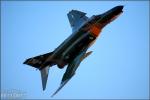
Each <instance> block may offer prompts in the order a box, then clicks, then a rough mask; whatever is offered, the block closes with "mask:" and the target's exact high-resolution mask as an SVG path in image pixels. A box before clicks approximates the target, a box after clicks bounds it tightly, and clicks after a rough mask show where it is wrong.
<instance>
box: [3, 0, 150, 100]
mask: <svg viewBox="0 0 150 100" xmlns="http://www.w3.org/2000/svg"><path fill="white" fill-rule="evenodd" d="M117 5H124V9H123V11H124V13H123V14H122V15H121V16H119V17H118V19H116V20H115V21H113V22H112V23H110V24H109V25H107V26H106V27H105V28H104V29H103V31H102V32H101V35H100V36H99V38H98V39H97V41H96V43H95V44H94V45H93V46H92V47H91V48H90V49H89V50H92V51H94V52H93V53H92V54H91V55H90V56H89V57H88V58H86V59H85V60H84V61H83V62H82V63H81V65H80V67H79V68H78V70H77V72H76V75H75V76H74V77H73V78H72V79H71V80H70V81H69V83H68V84H67V85H66V86H65V87H64V88H63V89H62V90H61V91H60V92H59V93H58V94H57V95H56V96H54V98H51V97H50V96H51V94H52V93H54V91H55V90H56V89H57V88H58V86H59V84H60V82H61V78H62V76H63V73H64V72H65V69H66V68H64V69H62V70H60V69H58V68H57V66H53V67H52V68H51V69H50V71H49V79H48V82H47V89H46V91H43V90H42V84H41V76H40V73H39V71H38V70H35V68H32V67H30V66H27V65H23V64H22V63H23V62H24V60H25V59H27V58H30V57H33V56H37V55H39V54H44V53H47V52H51V51H53V50H54V49H55V48H56V47H57V46H58V45H59V44H60V43H61V42H63V40H65V39H66V38H67V37H68V36H69V35H70V34H71V32H72V30H71V27H70V24H69V21H68V18H67V13H68V12H69V11H70V10H72V9H76V10H80V11H83V12H86V13H87V16H88V17H90V16H92V15H94V14H95V15H96V14H101V13H103V12H105V11H107V10H109V9H111V8H113V7H115V6H117ZM149 17H150V16H149V2H148V1H139V2H137V1H136V2H133V1H126V2H119V1H116V2H112V1H107V2H104V1H71V2H69V1H62V2H60V1H51V2H47V1H45V2H41V1H29V2H26V1H21V2H19V1H12V2H11V1H3V2H2V4H1V90H2V93H3V94H4V91H5V92H10V91H20V92H22V93H24V96H23V97H22V98H32V99H33V98H45V99H46V98H48V99H55V98H56V99H64V98H67V99H148V98H149Z"/></svg>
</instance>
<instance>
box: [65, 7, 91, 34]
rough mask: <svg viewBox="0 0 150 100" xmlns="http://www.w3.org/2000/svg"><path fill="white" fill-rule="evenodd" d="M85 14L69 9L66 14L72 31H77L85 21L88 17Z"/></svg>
mask: <svg viewBox="0 0 150 100" xmlns="http://www.w3.org/2000/svg"><path fill="white" fill-rule="evenodd" d="M85 15H86V13H84V12H81V11H77V10H71V11H70V12H69V13H68V14H67V16H68V19H69V22H70V25H71V27H72V32H75V31H77V30H78V29H79V28H80V27H81V26H82V25H83V24H84V23H85V22H87V20H88V17H87V16H85Z"/></svg>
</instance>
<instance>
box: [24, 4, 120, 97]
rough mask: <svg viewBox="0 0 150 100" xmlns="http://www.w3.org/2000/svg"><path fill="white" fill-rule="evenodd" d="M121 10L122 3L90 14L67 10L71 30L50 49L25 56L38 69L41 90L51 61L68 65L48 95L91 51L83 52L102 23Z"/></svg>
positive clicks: (69, 76)
mask: <svg viewBox="0 0 150 100" xmlns="http://www.w3.org/2000/svg"><path fill="white" fill-rule="evenodd" d="M122 10H123V6H122V5H119V6H116V7H114V8H112V9H110V10H108V11H107V12H105V13H103V14H100V15H93V16H92V17H90V18H88V17H87V16H86V13H84V12H81V11H78V10H71V11H70V12H69V13H68V14H67V16H68V19H69V22H70V25H71V28H72V34H71V35H70V36H69V37H68V38H67V39H66V40H65V41H64V42H62V44H60V45H59V46H58V47H57V48H56V49H55V50H54V51H53V52H49V53H46V54H43V55H39V56H36V57H32V58H29V59H27V60H26V61H25V62H24V64H27V65H30V66H32V67H35V68H37V69H39V70H40V72H41V79H42V86H43V90H45V88H46V83H47V78H48V73H49V68H50V67H52V66H53V65H57V66H58V68H60V69H61V68H64V67H65V66H66V65H68V66H67V69H66V72H65V73H64V75H63V78H62V80H61V84H60V87H59V88H58V89H57V90H56V92H54V94H53V95H52V96H54V95H55V94H56V93H57V92H58V91H59V90H60V89H61V88H62V87H63V86H64V85H65V84H66V83H67V82H68V81H69V80H70V79H71V78H72V77H73V76H74V75H75V72H76V70H77V68H78V66H79V65H80V63H81V62H82V61H83V60H84V59H85V58H86V57H87V56H89V55H90V54H91V53H92V51H89V52H87V49H88V48H89V47H90V46H91V45H92V44H93V43H94V42H95V40H96V39H97V37H98V36H99V34H100V32H101V30H102V29H103V27H104V26H105V25H107V24H108V23H110V22H111V21H113V20H114V19H116V18H117V17H118V15H120V14H121V13H122V12H123V11H122Z"/></svg>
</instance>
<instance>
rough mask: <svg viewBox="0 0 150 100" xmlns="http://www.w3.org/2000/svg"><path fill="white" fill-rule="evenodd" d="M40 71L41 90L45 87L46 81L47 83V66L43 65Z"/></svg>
mask: <svg viewBox="0 0 150 100" xmlns="http://www.w3.org/2000/svg"><path fill="white" fill-rule="evenodd" d="M40 71H41V79H42V87H43V91H44V90H45V89H46V83H47V79H48V73H49V67H48V66H47V67H45V68H43V69H42V70H40Z"/></svg>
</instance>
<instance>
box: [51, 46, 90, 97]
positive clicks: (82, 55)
mask: <svg viewBox="0 0 150 100" xmlns="http://www.w3.org/2000/svg"><path fill="white" fill-rule="evenodd" d="M86 51H87V48H85V49H84V50H83V51H82V52H81V53H80V54H79V55H78V56H77V57H76V58H75V59H74V60H73V61H72V62H71V63H70V64H68V67H67V69H66V72H65V73H64V75H63V78H62V81H61V84H60V87H59V88H58V89H57V90H56V92H55V93H54V94H53V95H52V97H53V96H54V95H55V94H57V93H58V92H59V90H61V89H62V88H63V86H64V85H65V84H66V83H67V82H68V81H69V80H70V79H71V78H72V77H73V76H74V75H75V71H76V70H77V68H78V66H79V65H80V63H81V61H82V60H83V59H84V58H86V57H87V56H88V55H90V54H91V53H92V52H91V51H90V52H88V53H86Z"/></svg>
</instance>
